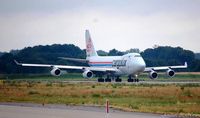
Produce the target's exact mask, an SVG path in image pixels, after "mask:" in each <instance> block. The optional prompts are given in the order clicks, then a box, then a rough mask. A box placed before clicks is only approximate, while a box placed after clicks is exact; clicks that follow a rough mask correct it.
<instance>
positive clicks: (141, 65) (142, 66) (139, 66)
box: [138, 60, 146, 72]
mask: <svg viewBox="0 0 200 118" xmlns="http://www.w3.org/2000/svg"><path fill="white" fill-rule="evenodd" d="M145 67H146V64H145V62H144V61H143V60H142V61H140V63H139V64H138V69H139V71H140V72H143V71H144V69H145Z"/></svg>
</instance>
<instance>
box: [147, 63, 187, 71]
mask: <svg viewBox="0 0 200 118" xmlns="http://www.w3.org/2000/svg"><path fill="white" fill-rule="evenodd" d="M177 68H187V62H185V64H184V65H179V66H160V67H147V68H145V70H144V71H145V72H149V71H152V70H155V71H157V70H167V69H177Z"/></svg>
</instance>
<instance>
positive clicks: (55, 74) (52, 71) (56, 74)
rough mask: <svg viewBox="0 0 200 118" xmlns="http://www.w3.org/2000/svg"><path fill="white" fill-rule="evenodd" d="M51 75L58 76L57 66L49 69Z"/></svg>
mask: <svg viewBox="0 0 200 118" xmlns="http://www.w3.org/2000/svg"><path fill="white" fill-rule="evenodd" d="M51 75H53V76H60V75H61V70H60V69H59V68H53V69H52V70H51Z"/></svg>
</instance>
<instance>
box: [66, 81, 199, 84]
mask: <svg viewBox="0 0 200 118" xmlns="http://www.w3.org/2000/svg"><path fill="white" fill-rule="evenodd" d="M62 82H64V83H113V84H114V83H119V84H120V83H123V84H200V81H167V80H166V81H139V82H127V81H122V82H114V81H112V82H97V81H91V80H82V81H72V80H71V81H62Z"/></svg>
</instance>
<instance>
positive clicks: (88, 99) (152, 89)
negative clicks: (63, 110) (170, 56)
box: [0, 80, 200, 115]
mask: <svg viewBox="0 0 200 118" xmlns="http://www.w3.org/2000/svg"><path fill="white" fill-rule="evenodd" d="M106 99H109V101H110V104H111V107H114V108H118V109H122V110H126V111H139V112H152V113H168V114H188V113H189V114H198V115H199V114H200V85H197V84H185V85H176V84H171V85H156V86H154V85H149V84H125V83H121V84H112V83H106V84H105V83H86V82H85V83H67V82H66V83H61V82H56V83H55V82H36V81H31V83H30V82H27V81H16V80H14V81H10V82H8V81H7V82H1V83H0V102H32V103H41V104H47V103H56V104H66V105H68V104H72V105H104V104H105V100H106Z"/></svg>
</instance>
